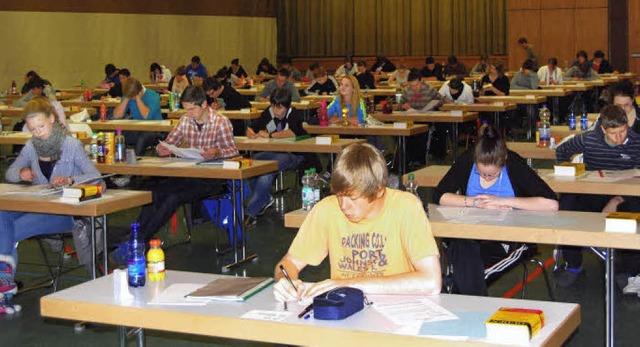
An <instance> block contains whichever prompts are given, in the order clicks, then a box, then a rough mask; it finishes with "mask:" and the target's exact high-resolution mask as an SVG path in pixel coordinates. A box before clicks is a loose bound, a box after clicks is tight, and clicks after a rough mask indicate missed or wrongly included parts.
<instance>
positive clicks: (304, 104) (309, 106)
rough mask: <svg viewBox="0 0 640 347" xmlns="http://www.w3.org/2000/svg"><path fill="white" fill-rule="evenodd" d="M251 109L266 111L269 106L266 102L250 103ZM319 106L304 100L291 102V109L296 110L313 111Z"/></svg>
mask: <svg viewBox="0 0 640 347" xmlns="http://www.w3.org/2000/svg"><path fill="white" fill-rule="evenodd" d="M250 103H251V107H257V108H258V110H260V111H262V110H266V109H267V108H269V106H271V104H270V103H269V102H268V101H251V102H250ZM319 106H320V105H319V104H318V103H317V102H310V101H308V100H304V101H301V102H292V103H291V107H294V108H296V109H298V110H313V109H316V108H318V107H319Z"/></svg>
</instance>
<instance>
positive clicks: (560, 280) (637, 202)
mask: <svg viewBox="0 0 640 347" xmlns="http://www.w3.org/2000/svg"><path fill="white" fill-rule="evenodd" d="M578 153H583V158H584V164H585V166H586V169H587V170H588V171H596V170H597V171H599V172H600V175H601V176H602V172H601V170H628V169H633V168H637V167H640V135H638V134H637V133H636V132H634V131H629V125H628V121H627V115H626V113H625V111H624V110H623V109H622V108H620V107H618V106H607V107H605V108H603V109H602V112H601V114H600V121H599V126H596V128H595V129H594V130H592V131H588V132H585V133H582V134H580V135H577V136H575V137H573V138H571V139H570V140H568V141H566V142H564V143H563V144H561V145H560V146H558V148H556V158H557V160H558V161H559V162H564V161H569V160H570V159H571V157H572V156H573V155H574V154H578ZM560 209H561V210H571V211H585V212H601V211H602V212H607V213H609V212H614V211H624V212H638V211H640V199H639V198H638V197H630V196H611V195H596V194H562V196H561V197H560ZM562 253H563V259H564V261H565V267H564V268H562V269H560V270H559V271H556V273H555V275H556V284H558V285H559V286H562V287H568V286H570V285H572V284H573V283H574V282H575V281H576V280H577V279H578V277H579V276H580V275H582V274H583V273H584V270H583V268H582V250H581V248H579V247H563V248H562ZM619 254H620V255H621V257H622V258H623V263H624V267H623V269H624V271H625V272H626V273H628V277H629V278H635V277H636V275H638V274H639V273H640V254H639V253H638V252H631V251H620V252H619ZM634 281H635V280H634ZM631 282H632V281H631V280H629V283H631ZM630 289H631V288H629V289H626V288H625V290H626V291H627V292H628V291H629V290H630ZM625 290H623V291H625ZM639 291H640V277H639V282H638V284H637V285H636V286H635V291H634V292H629V293H628V294H638V292H639Z"/></svg>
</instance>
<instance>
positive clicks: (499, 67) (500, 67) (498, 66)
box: [493, 63, 504, 76]
mask: <svg viewBox="0 0 640 347" xmlns="http://www.w3.org/2000/svg"><path fill="white" fill-rule="evenodd" d="M493 67H495V68H496V71H498V75H500V76H502V75H504V65H502V64H500V63H496V64H493Z"/></svg>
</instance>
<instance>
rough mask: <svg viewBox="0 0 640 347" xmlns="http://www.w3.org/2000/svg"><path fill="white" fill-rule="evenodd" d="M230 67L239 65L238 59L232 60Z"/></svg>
mask: <svg viewBox="0 0 640 347" xmlns="http://www.w3.org/2000/svg"><path fill="white" fill-rule="evenodd" d="M231 65H240V59H238V58H234V59H233V60H231Z"/></svg>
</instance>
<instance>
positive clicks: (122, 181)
mask: <svg viewBox="0 0 640 347" xmlns="http://www.w3.org/2000/svg"><path fill="white" fill-rule="evenodd" d="M111 182H113V184H115V185H116V186H118V187H120V188H122V187H126V186H128V185H129V183H131V176H130V175H126V176H119V177H111Z"/></svg>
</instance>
